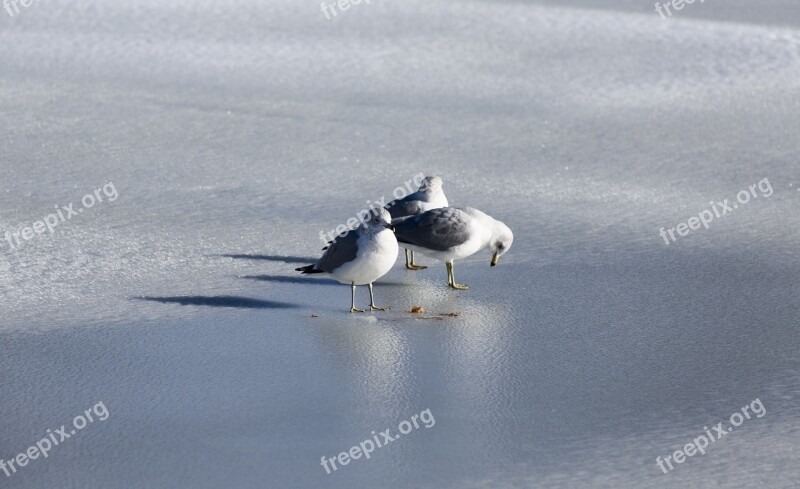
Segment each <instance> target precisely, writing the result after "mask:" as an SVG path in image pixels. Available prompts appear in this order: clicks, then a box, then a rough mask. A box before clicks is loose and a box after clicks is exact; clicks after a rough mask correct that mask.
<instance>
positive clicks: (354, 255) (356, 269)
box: [295, 209, 399, 312]
mask: <svg viewBox="0 0 800 489" xmlns="http://www.w3.org/2000/svg"><path fill="white" fill-rule="evenodd" d="M390 220H391V216H390V214H389V213H388V212H387V211H386V210H385V209H373V210H372V211H371V212H370V213H369V215H368V216H367V219H366V220H365V221H364V223H363V224H362V225H361V226H359V227H358V228H356V229H353V230H351V231H349V232H348V233H347V234H344V235H343V236H339V237H337V238H336V239H335V240H333V241H332V242H331V244H330V246H328V248H327V250H326V251H325V253H324V254H323V255H322V258H320V259H319V261H317V263H315V264H313V265H307V266H305V267H300V268H296V269H295V270H297V271H298V272H302V273H303V274H304V275H305V274H313V273H329V274H330V275H331V276H332V277H333V278H334V279H336V280H337V281H339V282H340V283H343V284H350V286H351V287H352V288H351V301H350V312H364V310H363V309H356V286H357V285H364V284H367V285H369V308H370V310H371V311H385V310H386V309H385V308H381V307H378V306H376V305H375V298H374V296H373V295H372V282H374V281H376V280H378V279H379V278H381V277H383V276H384V275H386V273H387V272H388V271H389V270H391V268H392V266H393V265H394V262H395V261H396V260H397V252H398V251H399V248H398V246H397V238H395V236H394V233H393V232H392V225H391V224H390Z"/></svg>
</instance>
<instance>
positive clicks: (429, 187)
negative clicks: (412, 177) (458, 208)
mask: <svg viewBox="0 0 800 489" xmlns="http://www.w3.org/2000/svg"><path fill="white" fill-rule="evenodd" d="M442 185H444V180H442V178H441V177H425V178H424V179H423V180H422V184H421V185H420V186H419V189H420V190H424V191H426V192H440V191H441V190H442Z"/></svg>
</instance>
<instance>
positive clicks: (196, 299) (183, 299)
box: [135, 295, 300, 309]
mask: <svg viewBox="0 0 800 489" xmlns="http://www.w3.org/2000/svg"><path fill="white" fill-rule="evenodd" d="M135 299H139V300H143V301H152V302H160V303H162V304H180V305H182V306H209V307H231V308H238V309H291V308H295V307H300V306H298V305H297V304H290V303H288V302H277V301H265V300H262V299H253V298H251V297H239V296H232V295H215V296H202V295H186V296H173V297H149V296H145V297H135Z"/></svg>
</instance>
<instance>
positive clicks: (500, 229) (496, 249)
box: [489, 221, 514, 266]
mask: <svg viewBox="0 0 800 489" xmlns="http://www.w3.org/2000/svg"><path fill="white" fill-rule="evenodd" d="M513 242H514V233H512V232H511V229H509V227H508V226H506V225H505V224H503V223H502V222H500V221H495V222H494V229H493V232H492V241H491V242H490V243H489V248H490V249H491V250H492V263H491V265H492V266H495V265H497V261H498V260H499V259H500V257H501V256H503V255H504V254H505V253H506V252H507V251H508V250H509V249H511V243H513Z"/></svg>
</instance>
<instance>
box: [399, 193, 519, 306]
mask: <svg viewBox="0 0 800 489" xmlns="http://www.w3.org/2000/svg"><path fill="white" fill-rule="evenodd" d="M395 235H396V236H397V241H398V242H399V243H400V244H401V245H402V246H404V247H406V248H408V249H411V250H414V251H419V252H420V253H422V254H423V255H425V256H429V257H431V258H436V259H437V260H440V261H443V262H444V263H445V265H446V266H447V285H449V286H450V287H452V288H454V289H458V290H467V289H469V287H467V286H466V285H462V284H458V283H456V277H455V275H454V272H453V268H454V265H453V260H457V259H461V258H466V257H468V256H470V255H472V254H473V253H476V252H478V251H480V250H482V249H485V248H489V249H490V250H491V251H492V262H491V265H492V266H495V265H497V260H498V259H499V258H500V257H501V256H502V255H503V254H504V253H505V252H506V251H508V250H509V248H511V243H512V242H513V241H514V234H513V233H512V232H511V229H509V228H508V226H506V225H505V224H503V223H502V222H500V221H498V220H496V219H494V218H492V217H491V216H488V215H486V214H484V213H483V212H481V211H479V210H478V209H473V208H471V207H464V208H460V209H458V208H455V207H442V208H441V209H433V210H430V211H427V212H424V213H422V214H420V215H418V216H413V217H408V218H406V219H401V220H398V222H396V223H395Z"/></svg>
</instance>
